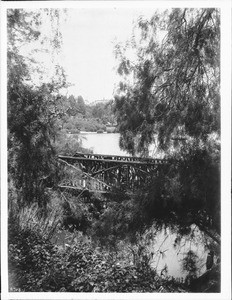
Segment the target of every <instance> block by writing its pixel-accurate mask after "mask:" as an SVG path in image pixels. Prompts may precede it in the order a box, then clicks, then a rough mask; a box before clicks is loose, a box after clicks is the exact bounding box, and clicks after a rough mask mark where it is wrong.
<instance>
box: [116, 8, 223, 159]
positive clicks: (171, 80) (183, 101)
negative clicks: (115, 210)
mask: <svg viewBox="0 0 232 300" xmlns="http://www.w3.org/2000/svg"><path fill="white" fill-rule="evenodd" d="M137 29H139V32H140V35H139V38H138V35H137V34H136V32H135V33H134V35H133V36H132V38H131V40H130V41H129V42H128V43H127V44H126V46H124V48H123V47H122V46H121V45H117V46H116V56H117V58H119V60H120V63H119V66H118V73H119V74H120V75H122V77H123V80H122V81H121V82H120V85H119V88H118V92H117V94H116V96H115V104H116V113H117V119H118V124H119V130H120V133H121V141H120V144H121V147H122V148H123V149H125V150H127V151H129V152H130V153H132V154H135V153H146V152H147V149H148V146H149V145H150V144H152V143H153V142H154V137H155V136H156V135H157V136H158V145H159V147H160V148H161V149H166V150H167V149H168V148H169V146H170V141H171V138H173V137H174V136H182V137H183V136H184V137H188V138H189V139H188V140H189V141H190V140H191V141H192V143H195V145H196V146H200V145H201V144H202V142H203V143H204V142H205V141H206V140H207V139H208V138H209V137H210V134H212V133H217V134H219V130H220V115H219V107H220V94H219V84H220V74H219V68H220V61H219V60H220V18H219V11H218V10H217V9H213V8H212V9H172V10H167V11H165V12H164V13H158V12H156V13H155V14H154V16H153V17H152V18H151V19H150V20H144V19H143V18H140V19H139V21H138V25H137ZM162 37H163V39H162ZM128 50H130V51H128ZM128 52H129V53H130V54H131V53H133V54H134V55H133V56H134V59H133V60H132V59H131V58H130V57H128Z"/></svg>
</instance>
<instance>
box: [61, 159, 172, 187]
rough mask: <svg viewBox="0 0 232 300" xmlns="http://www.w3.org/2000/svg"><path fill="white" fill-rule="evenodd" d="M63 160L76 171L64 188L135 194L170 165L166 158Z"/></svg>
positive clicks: (67, 180)
mask: <svg viewBox="0 0 232 300" xmlns="http://www.w3.org/2000/svg"><path fill="white" fill-rule="evenodd" d="M59 159H60V160H61V161H62V162H65V163H66V165H67V166H69V168H71V169H72V172H70V171H69V173H70V174H72V175H71V177H70V178H66V179H65V180H64V181H63V182H62V184H61V186H63V187H65V186H66V187H71V188H76V189H87V190H89V191H98V192H112V190H113V189H117V188H122V187H125V188H127V189H130V190H132V191H134V190H136V189H139V188H141V187H143V186H145V185H147V184H149V182H150V181H151V178H152V177H153V176H155V175H158V173H159V172H160V169H161V168H163V167H164V166H165V165H167V164H169V163H170V162H169V160H166V159H151V158H139V157H132V156H116V155H115V156H112V155H101V154H90V153H87V154H84V153H76V154H75V155H74V156H62V155H59ZM74 170H76V171H74ZM77 171H78V172H77Z"/></svg>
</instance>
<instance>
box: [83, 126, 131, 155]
mask: <svg viewBox="0 0 232 300" xmlns="http://www.w3.org/2000/svg"><path fill="white" fill-rule="evenodd" d="M119 137H120V135H119V133H92V132H89V133H83V132H81V133H80V138H81V140H82V146H83V147H84V148H88V149H91V150H93V153H94V154H109V155H122V156H128V155H129V154H128V153H127V152H125V151H123V150H121V149H120V147H119Z"/></svg>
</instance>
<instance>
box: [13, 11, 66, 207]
mask: <svg viewBox="0 0 232 300" xmlns="http://www.w3.org/2000/svg"><path fill="white" fill-rule="evenodd" d="M45 19H47V20H50V25H51V24H55V23H56V21H57V20H58V19H59V12H58V11H57V10H35V11H27V10H23V9H9V10H8V11H7V29H8V52H7V54H8V62H7V63H8V64H7V67H8V81H7V103H8V132H9V136H8V154H9V155H8V159H9V175H10V176H9V179H12V180H13V182H14V186H15V187H16V190H17V191H18V196H19V197H18V199H20V200H21V203H28V202H31V201H34V200H36V201H38V202H39V203H40V204H43V203H46V199H45V198H46V197H45V194H44V188H43V185H44V184H43V183H44V180H45V179H46V178H48V177H49V176H50V174H51V173H52V172H54V168H53V158H54V155H53V154H54V151H53V148H52V146H51V137H52V136H54V123H55V121H56V119H57V118H58V117H59V115H60V113H61V112H60V106H59V105H58V103H59V101H60V100H61V98H60V97H58V92H59V89H60V88H61V87H63V86H64V85H65V76H64V72H63V70H62V68H61V67H60V66H59V65H55V64H53V68H54V73H53V75H52V76H51V78H50V79H49V78H47V81H46V80H45V77H46V76H43V75H46V74H44V73H43V67H41V64H40V63H38V62H37V61H36V59H35V58H34V57H33V55H29V53H27V54H25V52H24V51H23V49H22V48H23V47H24V45H27V48H28V49H32V53H36V52H40V53H43V52H44V51H45V50H46V47H45V44H46V41H47V42H49V44H47V47H48V48H47V50H46V51H50V52H48V53H50V56H51V58H52V57H53V58H54V55H55V52H56V49H59V46H60V39H61V37H60V36H59V34H58V31H57V28H53V26H51V27H49V28H50V29H51V30H50V32H51V33H52V35H51V36H50V37H49V36H46V34H45V35H44V34H43V30H42V27H41V26H42V24H43V22H44V20H45ZM48 24H49V22H48ZM49 28H47V31H49ZM51 46H52V48H50V47H51ZM54 61H55V60H54Z"/></svg>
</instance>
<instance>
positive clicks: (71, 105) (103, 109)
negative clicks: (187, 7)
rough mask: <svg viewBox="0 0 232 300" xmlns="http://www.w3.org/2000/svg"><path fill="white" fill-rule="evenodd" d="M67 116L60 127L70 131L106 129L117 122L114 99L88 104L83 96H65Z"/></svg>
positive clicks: (61, 121) (59, 124)
mask: <svg viewBox="0 0 232 300" xmlns="http://www.w3.org/2000/svg"><path fill="white" fill-rule="evenodd" d="M63 107H64V108H65V117H64V118H63V119H62V120H60V121H59V122H58V126H59V128H62V129H64V130H66V131H67V132H70V133H79V132H80V131H93V132H96V131H106V127H107V126H109V127H110V126H113V125H114V124H115V116H114V113H113V102H112V100H102V101H100V100H99V101H97V102H96V103H94V104H91V105H87V104H86V103H85V101H84V99H83V98H82V97H81V96H78V97H77V98H75V97H74V96H73V95H71V96H70V97H63Z"/></svg>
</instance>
